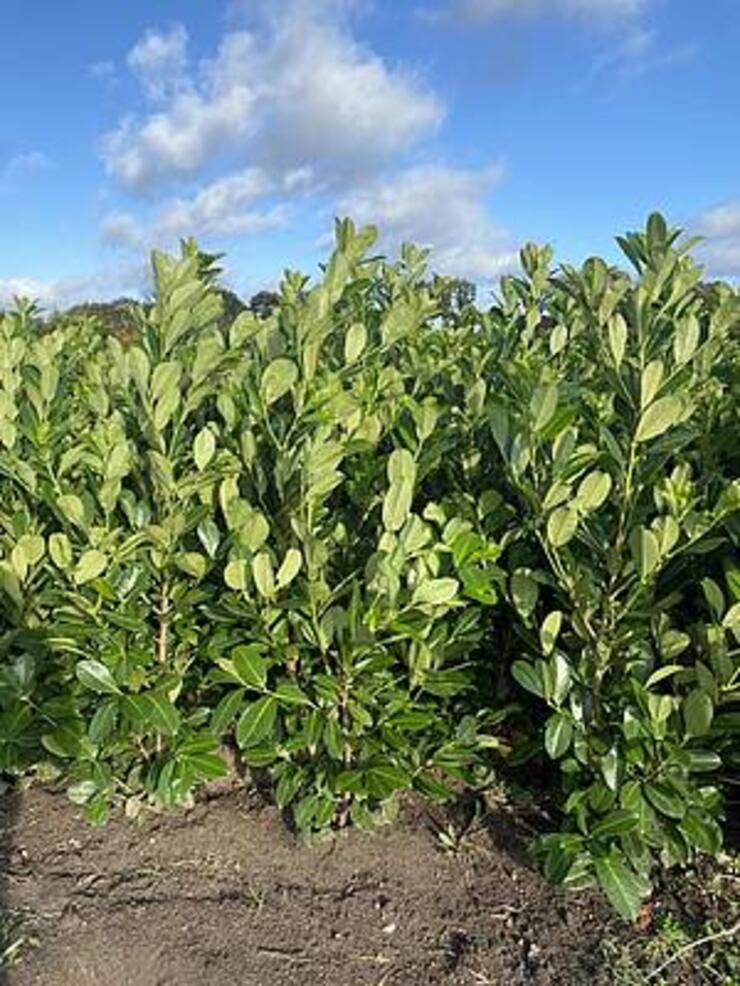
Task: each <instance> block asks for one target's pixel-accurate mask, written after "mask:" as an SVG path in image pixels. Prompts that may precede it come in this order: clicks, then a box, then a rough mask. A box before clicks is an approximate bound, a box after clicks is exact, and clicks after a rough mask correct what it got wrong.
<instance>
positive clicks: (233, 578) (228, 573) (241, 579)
mask: <svg viewBox="0 0 740 986" xmlns="http://www.w3.org/2000/svg"><path fill="white" fill-rule="evenodd" d="M224 582H225V583H226V585H227V586H228V587H229V589H233V590H234V591H235V592H244V590H245V589H246V588H247V563H246V561H245V560H244V559H243V558H237V559H232V560H231V561H230V562H228V564H227V565H226V567H225V568H224Z"/></svg>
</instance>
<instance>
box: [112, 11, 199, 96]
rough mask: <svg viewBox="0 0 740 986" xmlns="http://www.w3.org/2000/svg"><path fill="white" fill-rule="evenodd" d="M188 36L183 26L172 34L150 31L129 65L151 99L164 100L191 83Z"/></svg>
mask: <svg viewBox="0 0 740 986" xmlns="http://www.w3.org/2000/svg"><path fill="white" fill-rule="evenodd" d="M187 46H188V33H187V31H186V30H185V28H184V27H183V26H182V24H176V25H175V26H174V27H173V28H172V29H171V30H170V31H168V32H165V33H163V32H158V31H147V33H146V34H145V35H144V37H143V38H141V39H140V40H139V41H138V42H137V43H136V44H135V45H134V47H133V48H132V49H131V51H130V52H129V53H128V57H127V59H126V63H127V64H128V67H129V68H130V69H131V71H132V72H133V73H134V75H136V76H138V78H139V79H140V80H141V82H142V84H143V86H144V89H145V91H146V93H147V95H148V96H149V97H150V98H151V99H155V100H157V99H164V98H166V97H167V96H168V95H170V94H171V93H172V92H174V91H176V90H177V89H179V88H180V87H181V86H184V85H186V84H187V77H186V69H187Z"/></svg>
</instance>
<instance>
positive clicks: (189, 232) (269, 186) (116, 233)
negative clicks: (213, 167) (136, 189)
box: [103, 168, 300, 249]
mask: <svg viewBox="0 0 740 986" xmlns="http://www.w3.org/2000/svg"><path fill="white" fill-rule="evenodd" d="M291 180H292V181H298V180H300V176H291ZM274 190H275V185H274V183H273V182H272V181H271V180H270V178H269V177H268V176H267V174H266V173H265V172H264V171H262V170H261V169H260V168H245V169H244V170H242V171H239V172H236V173H234V174H230V175H227V176H225V177H224V178H220V179H218V180H217V181H214V182H212V183H211V184H209V185H207V186H205V187H204V188H203V189H201V190H200V191H199V192H198V193H197V194H195V195H193V196H192V197H190V198H184V197H179V198H171V199H168V200H166V201H165V202H164V203H163V204H162V205H161V206H160V208H159V210H158V212H157V214H156V216H155V218H154V220H153V221H152V222H151V223H149V224H147V223H142V222H140V221H139V220H138V219H136V217H134V216H133V215H132V214H131V213H127V212H114V213H110V214H109V215H108V216H106V218H105V219H104V221H103V239H104V240H105V241H106V242H108V243H111V244H113V245H116V246H126V247H131V248H134V249H140V248H146V247H149V246H151V245H152V244H162V245H167V244H169V243H170V242H171V241H173V240H177V239H178V238H180V237H185V236H234V235H238V234H240V235H247V234H253V233H257V232H262V231H264V230H266V229H274V228H275V227H277V226H281V225H283V224H284V223H285V221H286V218H287V215H288V207H287V205H286V204H285V203H281V202H278V203H277V204H275V205H272V206H270V207H267V208H254V204H255V203H256V202H257V201H258V200H261V199H262V198H263V197H264V196H267V195H269V194H270V193H272V192H273V191H274Z"/></svg>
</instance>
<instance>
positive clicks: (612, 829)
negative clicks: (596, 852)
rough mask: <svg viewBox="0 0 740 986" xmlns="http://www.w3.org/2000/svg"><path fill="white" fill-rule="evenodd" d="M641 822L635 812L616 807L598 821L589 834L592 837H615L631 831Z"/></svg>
mask: <svg viewBox="0 0 740 986" xmlns="http://www.w3.org/2000/svg"><path fill="white" fill-rule="evenodd" d="M639 823H640V819H639V817H638V816H637V815H636V814H635V813H634V812H632V811H626V810H625V809H623V808H616V809H615V810H614V811H611V812H609V814H608V815H607V816H606V817H605V818H602V819H601V820H600V821H599V822H597V823H596V825H594V827H593V828H592V829H591V831H590V833H589V835H590V837H591V838H592V839H613V838H614V837H615V836H617V835H624V833H625V832H631V831H632V830H633V829H634V828H637V826H638V825H639Z"/></svg>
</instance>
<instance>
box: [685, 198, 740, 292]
mask: <svg viewBox="0 0 740 986" xmlns="http://www.w3.org/2000/svg"><path fill="white" fill-rule="evenodd" d="M690 232H691V233H696V234H698V235H700V236H704V237H705V238H706V239H705V240H704V242H703V243H701V244H700V245H699V246H698V247H697V248H696V251H695V252H696V254H697V256H698V257H699V259H700V260H701V261H702V263H703V264H704V265H705V266H706V267H707V270H708V272H709V274H710V275H711V276H712V277H740V201H733V202H724V203H722V204H720V205H717V206H714V207H713V208H711V209H707V210H706V211H704V212H702V213H701V214H700V215H699V216H698V217H697V218H696V220H695V221H694V223H693V224H692V226H691V230H690Z"/></svg>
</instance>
